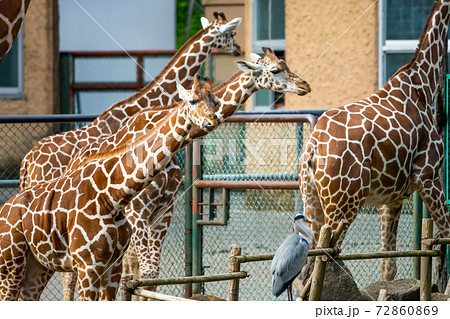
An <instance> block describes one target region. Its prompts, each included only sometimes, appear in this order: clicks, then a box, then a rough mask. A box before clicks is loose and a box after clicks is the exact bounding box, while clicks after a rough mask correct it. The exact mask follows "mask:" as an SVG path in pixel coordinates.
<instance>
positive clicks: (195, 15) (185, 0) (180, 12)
mask: <svg viewBox="0 0 450 319" xmlns="http://www.w3.org/2000/svg"><path fill="white" fill-rule="evenodd" d="M197 3H198V4H201V3H200V1H197ZM188 13H189V0H177V49H178V48H180V47H181V46H182V45H183V44H184V34H185V30H186V23H187V18H188ZM201 17H203V13H202V12H201V11H200V10H199V9H198V8H197V7H196V6H195V5H194V9H193V10H192V19H191V27H190V29H189V37H188V39H189V38H190V37H192V36H193V35H194V34H196V33H197V32H198V31H199V30H200V29H201V28H202V24H201V23H200V18H201Z"/></svg>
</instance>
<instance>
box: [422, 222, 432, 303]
mask: <svg viewBox="0 0 450 319" xmlns="http://www.w3.org/2000/svg"><path fill="white" fill-rule="evenodd" d="M432 237H433V221H432V220H431V219H430V218H426V219H424V220H423V221H422V250H430V249H431V247H432V245H430V244H428V243H425V242H424V241H423V240H424V239H426V238H432ZM429 300H431V257H420V301H429Z"/></svg>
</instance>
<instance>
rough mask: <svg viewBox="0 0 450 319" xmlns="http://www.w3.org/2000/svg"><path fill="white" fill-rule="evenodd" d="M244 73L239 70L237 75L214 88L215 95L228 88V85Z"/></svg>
mask: <svg viewBox="0 0 450 319" xmlns="http://www.w3.org/2000/svg"><path fill="white" fill-rule="evenodd" d="M242 73H244V71H242V70H239V71H237V72H236V73H235V74H233V75H232V76H231V77H230V78H229V79H228V80H225V81H223V82H222V83H219V84H217V85H215V86H214V88H213V93H216V92H219V91H220V90H222V89H223V88H224V87H226V86H228V84H230V83H231V82H233V81H234V80H236V79H237V78H238V77H240V76H241V74H242Z"/></svg>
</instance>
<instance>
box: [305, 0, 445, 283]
mask: <svg viewBox="0 0 450 319" xmlns="http://www.w3.org/2000/svg"><path fill="white" fill-rule="evenodd" d="M449 7H450V1H448V0H447V1H444V0H437V1H436V3H435V4H434V7H433V9H432V10H431V13H430V16H429V17H428V21H427V23H426V26H425V28H424V31H423V34H422V36H421V38H420V41H419V46H418V48H417V50H416V52H415V55H414V57H413V59H412V60H411V62H410V63H408V64H407V65H405V66H403V67H402V68H400V69H399V70H398V71H397V72H396V73H395V74H394V75H393V76H392V77H391V78H390V79H389V80H388V81H387V82H386V84H384V85H383V87H381V88H380V89H379V90H378V91H377V92H375V93H374V94H372V95H371V96H369V97H368V98H366V99H363V100H361V101H359V102H356V103H351V104H348V105H345V106H342V107H338V108H335V109H331V110H329V111H327V112H325V113H324V114H323V115H322V116H321V117H320V118H319V120H318V122H317V124H316V126H315V128H314V130H313V132H312V133H311V136H310V139H309V141H308V143H307V144H306V145H305V149H304V152H303V155H302V158H301V166H300V173H299V177H300V188H301V192H302V197H303V204H304V210H305V213H306V215H307V216H308V218H311V219H312V220H313V221H314V225H313V229H312V230H313V233H314V240H315V243H317V239H318V235H319V230H320V227H321V226H322V225H323V224H324V223H326V224H329V225H331V227H332V228H333V229H335V228H336V227H337V225H338V223H339V221H340V220H342V219H346V220H348V221H349V222H350V223H351V222H353V221H354V219H355V218H356V215H357V213H358V211H359V210H360V208H361V207H363V206H380V214H381V234H382V243H381V249H382V251H389V250H395V248H396V233H397V226H398V219H399V214H400V212H401V207H402V201H403V200H404V199H405V198H407V197H408V196H410V195H411V194H412V193H413V192H414V191H418V192H419V194H420V196H421V198H422V199H423V201H424V203H425V204H426V206H427V208H428V210H429V212H430V214H431V216H432V218H433V220H434V222H435V224H436V226H437V227H438V229H439V231H440V233H441V235H442V236H444V237H449V236H450V215H449V212H448V207H447V202H446V199H445V195H444V192H443V191H442V185H441V182H440V179H439V167H440V166H441V165H442V163H443V160H444V146H443V142H442V141H441V139H440V137H439V134H438V132H437V130H436V128H435V127H434V125H433V113H432V109H431V106H432V104H433V102H434V100H435V98H436V96H437V94H438V89H439V64H440V63H441V61H442V56H443V55H444V54H446V52H445V50H444V41H447V30H448V23H449ZM380 267H381V273H382V280H393V279H394V277H395V274H396V266H395V259H383V260H381V264H380Z"/></svg>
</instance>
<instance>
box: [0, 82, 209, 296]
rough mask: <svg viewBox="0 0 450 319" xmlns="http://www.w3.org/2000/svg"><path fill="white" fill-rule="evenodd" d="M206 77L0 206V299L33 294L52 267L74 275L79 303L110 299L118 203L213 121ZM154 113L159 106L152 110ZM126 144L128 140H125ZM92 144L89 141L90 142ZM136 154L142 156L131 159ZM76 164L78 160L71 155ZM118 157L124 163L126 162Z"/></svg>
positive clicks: (120, 245)
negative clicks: (176, 100)
mask: <svg viewBox="0 0 450 319" xmlns="http://www.w3.org/2000/svg"><path fill="white" fill-rule="evenodd" d="M211 83H212V81H211V79H207V80H206V81H205V83H204V84H202V83H201V82H200V77H199V76H197V77H195V79H194V84H193V87H192V90H191V91H190V92H187V91H185V89H184V88H182V87H181V86H180V87H179V88H180V90H181V91H182V94H181V95H182V96H183V97H184V98H185V99H186V101H184V103H180V104H179V105H178V106H176V107H173V108H171V109H168V110H166V111H165V112H166V114H164V115H165V117H164V119H163V120H162V121H160V122H159V123H158V124H157V125H154V123H153V122H152V121H148V119H149V118H151V117H152V116H153V115H154V114H152V113H154V112H155V111H152V110H143V111H141V112H138V113H137V114H136V115H135V116H134V117H133V118H132V119H131V120H130V121H131V122H132V123H133V124H131V128H132V129H133V130H131V133H130V130H129V128H128V127H123V128H122V129H119V131H118V132H117V133H116V134H113V135H110V136H109V137H108V138H109V139H110V140H111V141H115V140H117V139H121V141H122V142H121V144H120V145H113V147H111V146H112V144H110V143H102V146H103V148H100V149H99V152H98V153H90V154H88V156H87V157H86V158H83V159H82V160H81V161H78V162H76V163H73V164H72V163H69V168H71V169H68V170H67V171H66V172H65V173H64V174H63V176H61V177H60V178H58V179H56V180H53V181H50V182H46V183H41V184H38V185H36V186H33V187H31V188H27V189H25V190H22V191H21V192H20V193H19V194H17V195H16V196H14V197H13V198H11V199H10V200H9V201H8V202H6V203H5V205H3V206H2V208H1V209H0V298H1V300H3V301H5V300H17V299H18V297H19V294H20V293H21V297H22V298H23V299H26V300H39V297H40V295H41V293H42V291H43V289H44V288H45V286H46V284H47V283H48V281H49V280H50V278H51V276H52V275H53V273H54V272H55V271H60V272H73V271H76V272H77V274H78V294H79V297H80V299H82V300H98V299H102V300H114V299H115V297H116V294H117V289H118V286H119V283H120V276H121V273H122V271H121V270H122V256H123V253H124V252H125V250H126V248H127V246H128V244H129V240H130V235H131V227H130V225H129V223H128V221H127V218H126V216H125V214H124V210H123V208H124V207H125V206H126V205H127V204H128V203H129V202H130V201H131V200H132V199H133V198H134V197H135V196H136V195H138V194H139V192H140V191H141V190H142V189H144V188H145V187H146V186H147V185H148V184H149V183H150V182H151V181H152V180H153V179H154V178H155V177H156V176H157V175H158V173H159V172H160V171H161V170H163V169H164V167H165V166H166V165H167V163H170V161H171V159H172V158H173V156H174V155H175V154H176V152H178V151H179V150H180V149H181V147H182V145H183V142H184V139H185V138H186V137H187V136H188V133H189V131H190V130H191V129H192V127H194V126H195V125H200V126H202V125H204V123H205V122H207V124H206V127H208V128H211V127H214V126H216V125H217V120H216V117H215V114H214V108H215V105H216V104H217V103H218V101H217V99H216V98H215V97H214V95H213V94H212V92H211V91H212V88H211ZM156 112H158V111H156ZM130 140H131V141H132V142H131V143H129V141H130ZM93 144H95V143H93ZM136 154H140V155H141V156H136ZM74 160H75V161H76V160H77V158H74ZM125 162H127V163H126V165H125Z"/></svg>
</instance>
